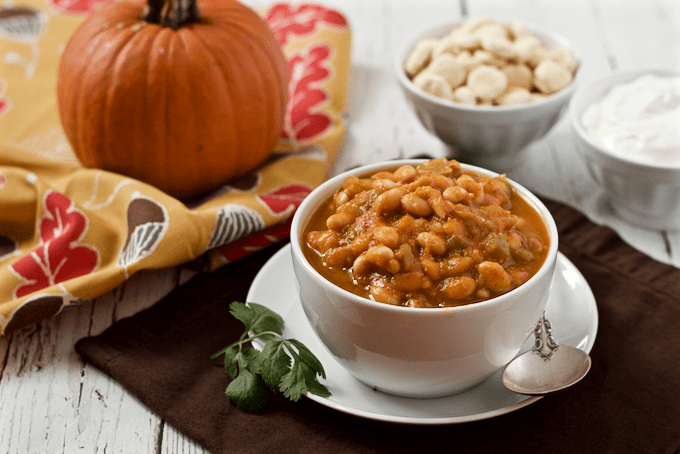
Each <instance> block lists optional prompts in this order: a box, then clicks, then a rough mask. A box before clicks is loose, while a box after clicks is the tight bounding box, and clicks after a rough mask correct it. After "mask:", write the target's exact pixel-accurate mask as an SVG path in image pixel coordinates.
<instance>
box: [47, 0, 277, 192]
mask: <svg viewBox="0 0 680 454" xmlns="http://www.w3.org/2000/svg"><path fill="white" fill-rule="evenodd" d="M169 7H170V8H169ZM172 8H173V2H172V0H165V3H164V0H149V4H148V5H146V4H145V3H143V2H141V1H135V0H119V1H115V2H112V3H110V4H108V5H107V6H105V7H104V8H102V9H101V10H98V11H96V12H94V13H93V14H92V15H91V16H90V17H88V18H87V19H86V20H85V22H83V24H82V25H81V26H80V27H79V28H78V30H77V31H76V32H75V33H74V35H73V36H72V37H71V39H70V40H69V42H68V43H67V45H66V47H65V49H64V53H63V55H62V59H61V64H60V68H59V79H58V85H57V97H58V101H59V113H60V116H61V121H62V125H63V127H64V131H65V133H66V136H67V137H68V139H69V141H70V143H71V145H72V147H73V149H74V151H75V153H76V155H77V156H78V158H79V159H80V161H81V162H82V163H83V165H85V166H87V167H95V168H100V169H104V170H109V171H113V172H117V173H121V174H124V175H128V176H130V177H133V178H136V179H139V180H142V181H145V182H147V183H150V184H152V185H154V186H156V187H158V188H159V189H161V190H163V191H165V192H167V193H168V194H170V195H172V196H175V197H178V198H180V199H188V198H191V197H194V196H197V195H200V194H202V193H205V192H207V191H210V190H212V189H215V188H217V187H219V186H221V185H222V184H224V182H225V181H226V180H228V179H230V178H232V177H235V176H238V175H241V174H243V173H246V172H248V171H249V170H252V169H253V168H255V167H257V166H258V165H259V164H261V163H262V162H263V161H264V160H265V159H266V158H267V157H268V156H269V155H270V154H271V152H272V148H273V146H274V145H275V143H276V141H277V139H278V137H279V134H280V132H281V130H282V127H283V117H284V113H285V109H286V104H287V102H288V81H289V73H288V65H287V63H286V59H285V57H284V56H283V53H282V51H281V48H280V46H279V44H278V42H277V41H276V39H275V38H274V35H273V34H272V32H271V30H270V29H269V27H268V26H267V24H266V23H265V22H264V21H263V20H262V19H261V18H260V16H258V15H257V13H255V12H254V11H253V10H252V9H250V8H249V7H247V6H245V5H242V4H241V3H239V2H237V1H235V0H200V1H199V2H198V3H196V0H174V9H172ZM199 10H200V12H199Z"/></svg>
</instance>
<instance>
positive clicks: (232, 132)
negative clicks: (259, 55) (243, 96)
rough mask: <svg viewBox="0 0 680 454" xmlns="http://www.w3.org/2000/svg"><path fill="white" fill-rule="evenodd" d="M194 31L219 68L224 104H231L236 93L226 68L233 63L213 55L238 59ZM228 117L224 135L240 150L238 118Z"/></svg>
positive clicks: (232, 147) (239, 165) (240, 164)
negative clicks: (211, 44) (230, 138)
mask: <svg viewBox="0 0 680 454" xmlns="http://www.w3.org/2000/svg"><path fill="white" fill-rule="evenodd" d="M195 32H196V33H195V36H196V38H197V39H198V40H199V41H200V42H201V43H202V44H203V45H204V46H205V48H206V49H209V52H207V54H208V55H210V57H211V58H212V59H213V60H214V62H215V67H217V68H218V69H219V71H220V73H221V74H222V77H223V81H224V82H223V85H224V91H225V93H226V94H227V95H228V96H229V98H228V100H224V103H225V105H232V104H233V102H234V100H236V99H238V96H237V95H236V93H235V92H234V86H233V84H230V83H228V81H230V80H231V74H230V72H229V71H228V68H233V67H234V65H233V64H229V65H222V64H220V63H219V62H220V60H223V59H218V58H217V57H216V56H215V52H221V53H222V56H223V57H224V58H228V59H229V61H231V62H233V61H236V62H238V60H239V59H238V58H236V59H234V58H232V57H233V56H232V55H227V53H226V52H222V50H215V49H213V48H212V47H211V46H210V45H209V44H208V43H207V42H206V39H205V36H204V34H203V30H198V27H197V30H195ZM228 119H229V120H230V122H229V123H230V124H229V133H225V135H226V136H228V137H232V138H235V139H236V142H235V143H234V144H231V143H228V146H229V147H230V148H231V149H235V150H240V149H241V143H240V137H239V135H238V134H236V131H238V130H239V124H238V118H236V117H230V118H228ZM225 123H226V122H225ZM225 126H226V124H225ZM225 129H226V128H225ZM227 151H229V150H218V152H227ZM239 155H240V153H238V154H237V156H236V159H237V160H238V164H237V165H238V167H239V168H241V167H242V163H241V160H240V159H239Z"/></svg>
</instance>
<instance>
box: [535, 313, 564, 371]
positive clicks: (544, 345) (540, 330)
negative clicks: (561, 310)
mask: <svg viewBox="0 0 680 454" xmlns="http://www.w3.org/2000/svg"><path fill="white" fill-rule="evenodd" d="M534 336H535V337H536V340H535V342H534V348H533V349H532V352H534V353H536V354H537V355H539V356H540V357H541V358H543V360H545V361H550V358H551V357H552V354H553V353H554V352H555V351H557V348H558V347H559V345H558V344H557V342H555V339H554V338H553V335H552V325H551V324H550V320H548V319H547V318H545V312H543V315H541V318H540V319H539V320H538V323H536V326H535V327H534Z"/></svg>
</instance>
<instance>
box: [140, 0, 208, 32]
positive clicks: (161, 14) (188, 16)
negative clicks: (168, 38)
mask: <svg viewBox="0 0 680 454" xmlns="http://www.w3.org/2000/svg"><path fill="white" fill-rule="evenodd" d="M143 19H144V20H145V21H146V22H150V23H152V24H158V25H160V26H162V27H170V28H172V29H173V30H177V29H178V28H180V27H182V26H184V25H187V24H193V23H198V22H201V14H200V13H199V11H198V4H197V2H196V0H148V1H147V5H146V11H145V13H144V17H143Z"/></svg>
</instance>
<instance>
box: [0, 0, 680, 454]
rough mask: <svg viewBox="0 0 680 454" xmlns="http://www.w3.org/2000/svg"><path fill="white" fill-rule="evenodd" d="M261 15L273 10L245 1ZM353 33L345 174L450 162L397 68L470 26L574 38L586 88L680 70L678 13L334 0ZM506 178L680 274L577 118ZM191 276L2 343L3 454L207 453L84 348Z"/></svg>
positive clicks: (477, 0)
mask: <svg viewBox="0 0 680 454" xmlns="http://www.w3.org/2000/svg"><path fill="white" fill-rule="evenodd" d="M245 3H247V4H249V5H251V6H253V7H254V8H262V7H265V6H267V5H268V4H269V2H265V1H259V0H258V1H246V2H245ZM323 3H324V4H326V5H328V6H332V7H335V8H337V9H338V10H340V11H341V12H343V13H344V14H345V15H346V16H347V17H348V19H349V21H350V25H351V26H352V29H353V51H352V55H353V67H352V78H351V87H350V100H349V109H348V112H347V116H346V119H347V125H348V130H347V137H346V140H345V143H344V146H343V151H342V153H341V156H340V157H339V158H338V160H337V162H336V166H335V169H334V173H339V172H341V171H343V170H345V169H347V168H349V167H353V166H355V165H360V164H367V163H371V162H377V161H381V160H386V159H394V158H408V157H411V156H416V155H419V154H421V153H428V154H430V155H433V156H444V155H445V153H446V152H447V150H446V148H445V147H444V146H443V145H442V144H441V143H440V142H439V141H438V140H437V139H436V138H434V137H433V136H432V135H430V134H429V133H428V132H427V131H425V129H424V128H423V127H422V126H421V125H420V124H419V123H418V120H417V119H416V117H415V115H414V114H413V112H412V111H411V110H410V109H409V107H408V105H407V103H406V100H405V98H404V96H403V95H402V93H401V91H400V89H399V87H398V85H397V82H396V79H395V76H394V59H395V56H396V55H398V53H399V51H400V50H401V49H402V48H403V46H404V45H405V44H406V43H407V42H409V41H410V40H411V39H412V38H413V37H414V36H416V35H417V34H419V33H421V32H423V31H425V30H426V29H428V28H430V27H432V26H436V25H440V24H445V23H448V22H455V21H458V20H460V19H461V18H462V17H473V16H477V15H482V14H484V15H488V16H490V17H492V18H497V19H503V20H514V19H518V20H523V21H525V22H527V23H530V24H536V25H537V26H540V28H542V29H546V30H554V31H557V32H559V33H560V34H562V35H564V36H565V37H567V38H568V39H569V40H570V41H571V42H572V43H573V45H574V47H575V48H576V49H577V50H578V52H579V56H580V57H581V59H582V68H581V71H582V74H581V76H582V78H583V80H588V79H592V78H594V77H597V76H599V75H602V74H606V73H608V72H611V71H612V70H616V69H620V68H636V67H669V68H678V67H680V2H677V1H675V0H514V1H512V2H508V1H505V0H459V1H451V0H420V1H418V0H411V1H407V0H370V1H366V0H327V1H324V2H323ZM509 176H510V177H511V178H513V179H515V180H517V181H519V182H520V183H522V184H524V185H525V186H527V187H529V188H530V189H532V190H533V191H535V192H536V193H538V194H540V195H543V196H547V197H551V198H554V199H557V200H560V201H563V202H565V203H567V204H570V205H572V206H574V207H576V208H578V209H580V210H582V211H583V212H584V213H585V214H586V215H587V216H588V217H590V218H591V219H592V220H593V221H595V222H597V223H601V224H605V225H608V226H610V227H612V228H614V229H615V230H616V231H617V232H618V233H619V234H620V235H621V236H622V237H623V238H624V239H625V240H626V241H627V242H629V243H630V244H631V245H633V246H634V247H636V248H638V249H639V250H641V251H643V252H645V253H647V254H649V255H650V256H652V257H653V258H655V259H657V260H659V261H662V262H666V263H672V264H674V265H675V266H678V267H680V233H678V232H665V231H660V230H659V231H652V230H648V229H642V228H639V227H635V226H632V225H630V224H628V223H626V222H624V221H622V220H621V219H619V218H618V217H617V216H616V215H615V214H614V213H613V211H612V210H611V208H610V207H609V205H608V203H607V201H606V199H605V198H604V196H603V194H602V191H601V190H600V189H599V188H598V187H597V185H596V184H595V182H594V181H593V180H592V179H591V177H590V176H589V174H588V172H587V170H586V167H585V164H584V162H583V160H582V159H581V158H580V156H579V153H578V148H577V145H576V143H575V142H574V139H573V134H572V131H571V129H570V126H569V124H568V121H567V119H566V118H562V120H561V121H560V122H559V123H558V124H557V125H556V126H555V128H554V129H553V130H552V131H551V132H550V133H549V134H548V135H547V136H546V137H545V138H544V139H542V140H540V141H539V142H537V143H535V144H533V145H531V146H530V147H529V149H528V151H527V158H526V160H525V162H523V163H522V165H520V166H519V167H518V168H516V169H514V170H513V171H511V172H509ZM190 275H191V274H190V273H188V272H182V273H181V272H179V271H178V270H177V269H168V270H159V271H149V272H143V273H139V274H137V275H135V276H133V277H132V278H131V279H130V280H129V281H128V282H126V283H125V284H123V285H121V286H120V287H118V288H117V289H115V290H114V291H112V292H110V293H107V294H105V295H103V296H101V297H99V298H97V299H96V300H94V301H92V302H88V303H85V304H84V305H82V306H80V307H77V308H73V309H70V310H68V311H65V312H64V313H62V314H60V315H58V316H56V317H54V318H53V319H50V320H46V321H44V322H42V323H40V324H37V325H35V326H32V327H30V328H29V329H27V330H25V331H22V332H20V333H17V334H15V335H14V336H12V337H10V338H8V339H3V340H0V452H1V453H8V454H14V453H17V454H24V453H60V452H63V453H80V452H83V453H104V452H106V453H203V452H205V451H204V450H203V449H202V448H201V447H200V446H198V445H196V444H195V443H194V442H193V441H191V440H190V439H187V438H186V437H185V436H184V435H183V434H181V433H179V432H178V431H176V430H175V429H174V428H173V427H171V426H170V425H168V424H166V423H165V422H164V421H163V420H161V419H160V418H159V417H158V416H157V415H156V414H154V413H153V412H152V411H150V410H149V409H147V408H146V407H145V406H144V405H143V404H141V403H140V402H139V401H137V400H136V399H135V398H134V397H132V396H131V395H130V394H129V393H127V392H126V390H125V389H124V388H122V386H120V385H119V384H118V383H117V382H115V381H113V380H112V379H110V378H109V377H108V376H106V375H105V374H103V373H101V372H99V371H98V370H97V369H95V368H93V367H91V366H89V365H87V364H84V363H83V361H82V360H81V358H80V357H79V356H78V355H77V354H76V353H75V351H74V348H73V346H74V344H75V342H76V341H77V340H78V339H80V338H82V337H85V336H89V335H94V334H98V333H100V332H102V331H103V330H104V329H106V328H107V327H108V326H110V325H111V324H112V323H114V322H115V321H117V320H119V319H121V318H123V317H127V316H130V315H133V314H135V313H136V312H138V311H140V310H142V309H144V308H146V307H149V306H150V305H152V304H154V303H155V302H156V301H158V300H159V299H160V298H162V297H163V296H164V295H166V294H167V293H168V292H170V291H171V290H172V289H173V288H175V287H176V286H177V285H181V283H184V282H186V280H187V279H188V278H189V277H190Z"/></svg>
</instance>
